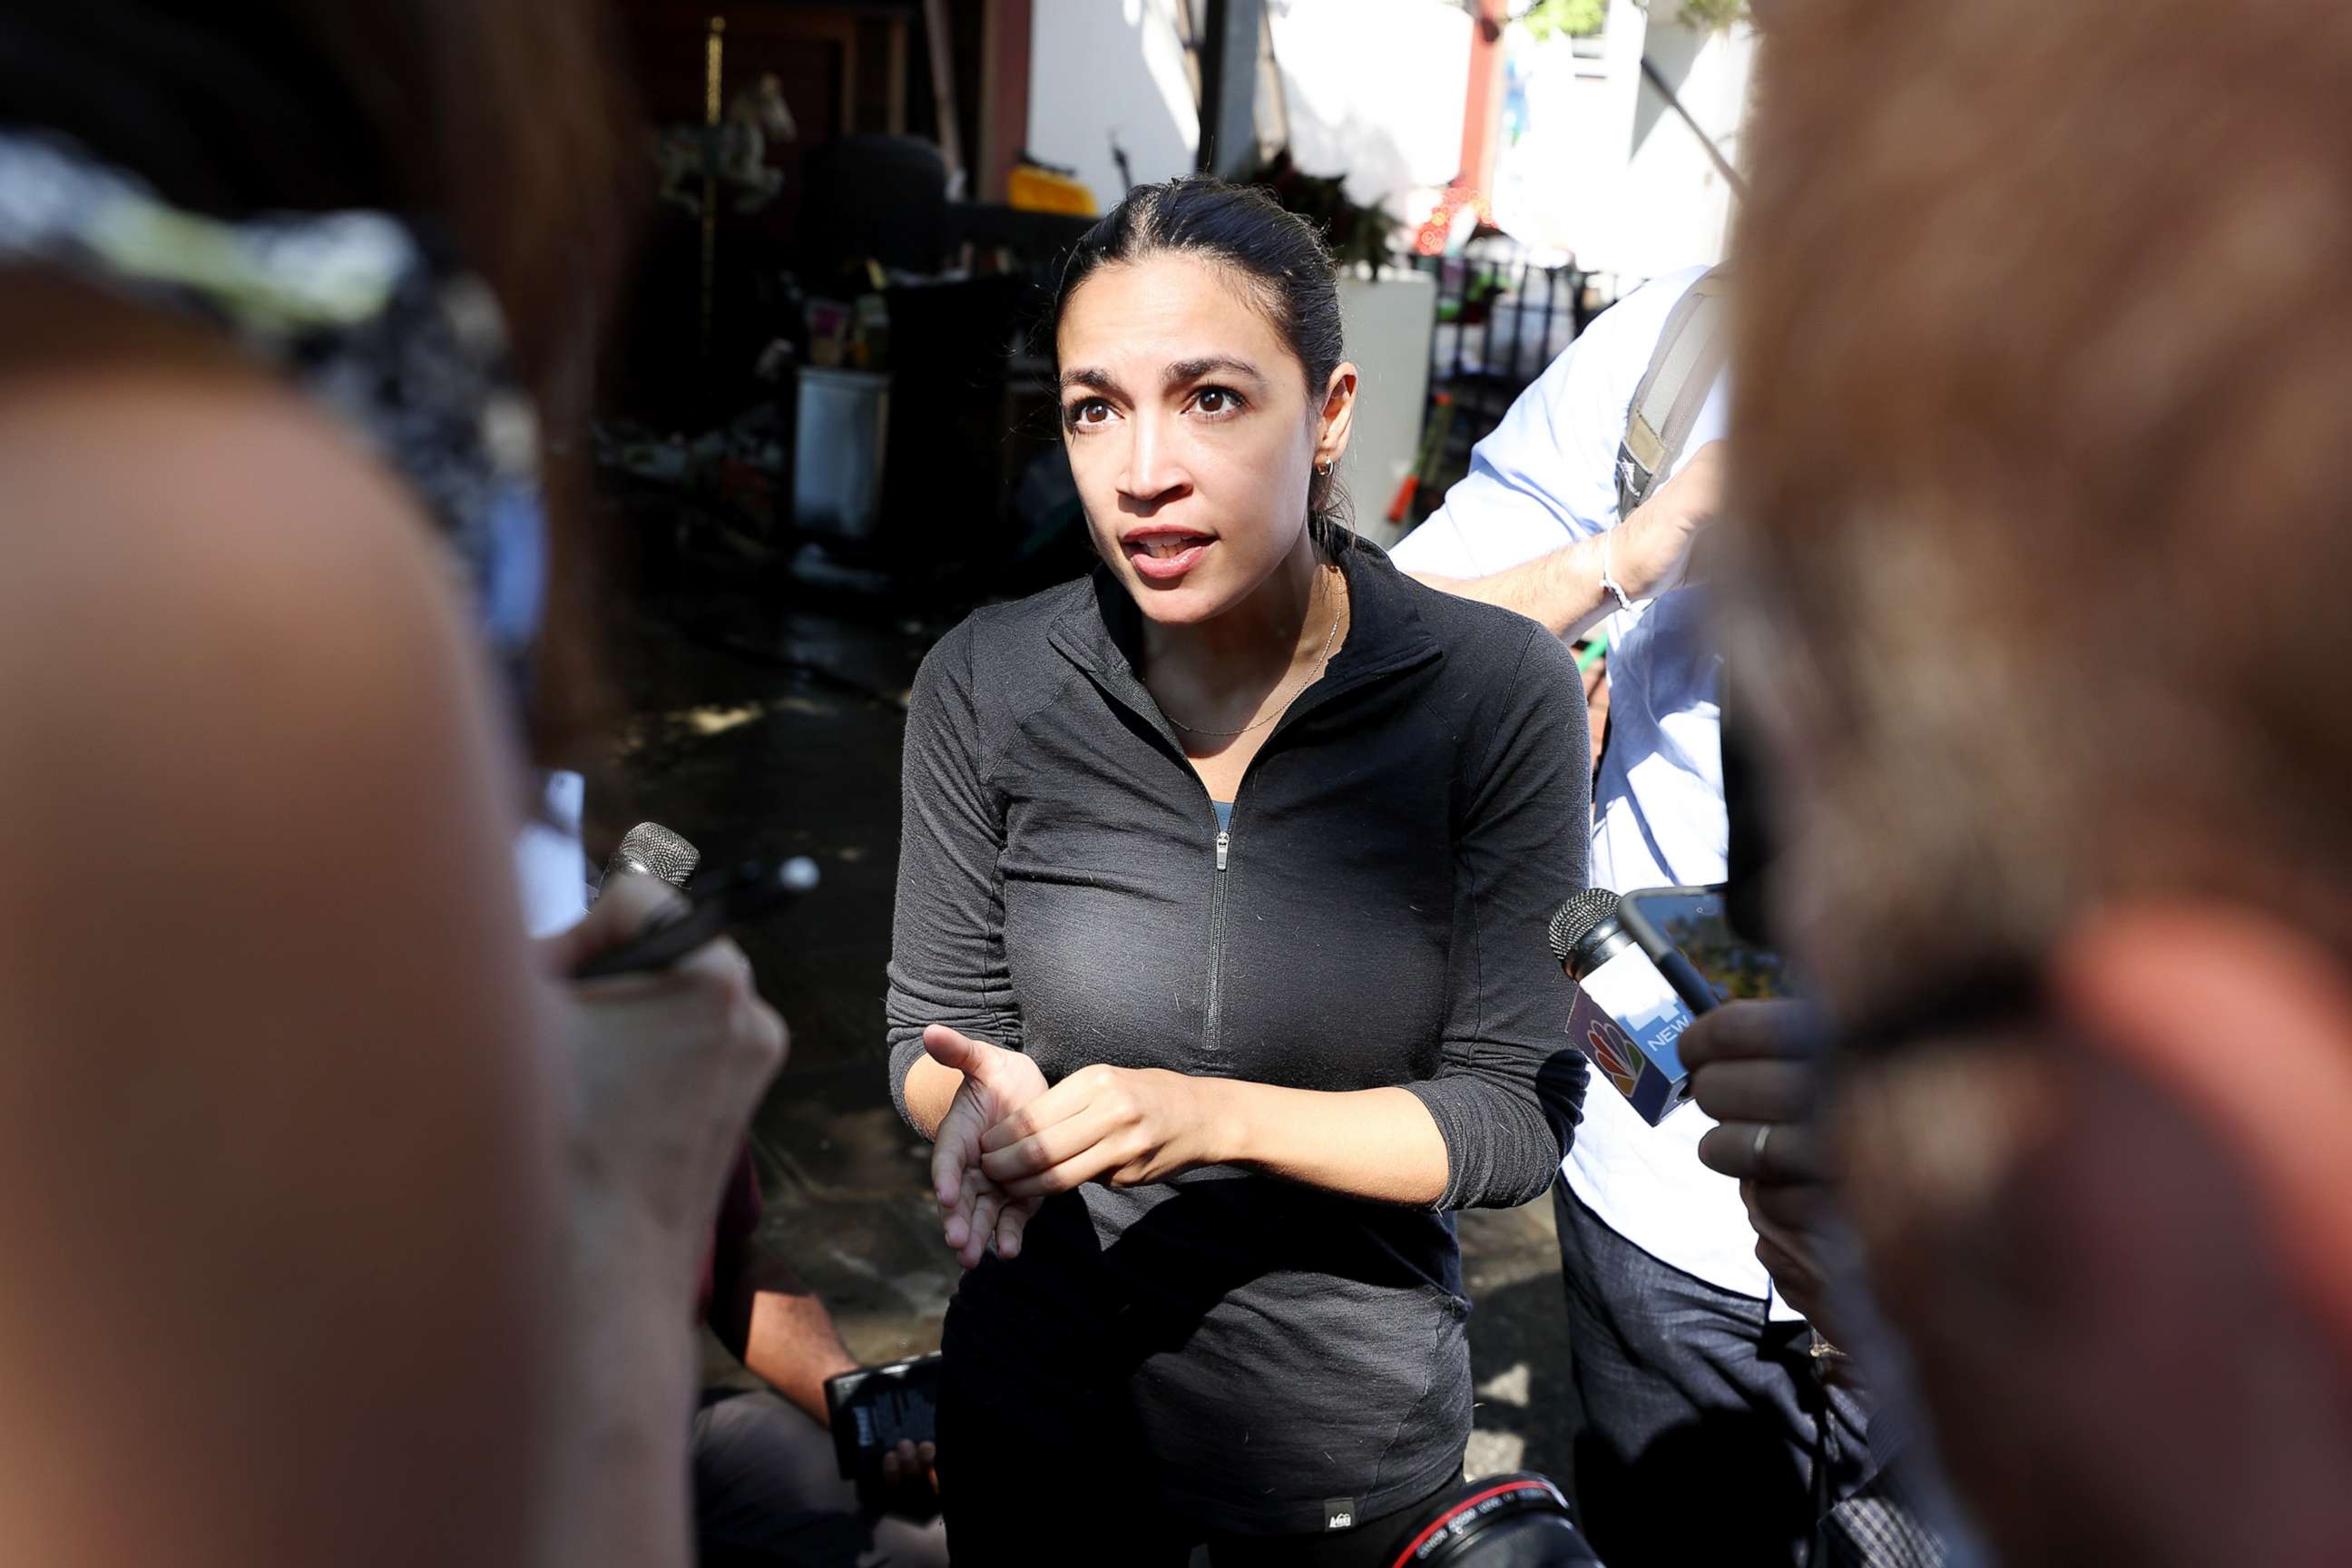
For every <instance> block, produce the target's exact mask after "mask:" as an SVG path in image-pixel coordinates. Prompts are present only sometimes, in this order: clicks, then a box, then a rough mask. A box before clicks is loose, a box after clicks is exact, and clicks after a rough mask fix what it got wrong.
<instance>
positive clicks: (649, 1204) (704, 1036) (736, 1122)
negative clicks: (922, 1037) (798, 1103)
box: [541, 825, 786, 1316]
mask: <svg viewBox="0 0 2352 1568" xmlns="http://www.w3.org/2000/svg"><path fill="white" fill-rule="evenodd" d="M647 826H651V825H647ZM656 831H660V830H656ZM643 832H644V829H642V828H641V829H639V830H637V833H636V834H633V835H632V837H631V840H629V841H625V846H626V843H628V842H634V841H635V840H636V838H637V836H638V834H642V833H643ZM666 837H667V839H668V840H669V841H670V842H671V844H672V845H673V846H674V847H679V848H682V849H683V851H684V853H683V855H678V854H676V853H671V854H668V855H667V856H666V857H665V858H663V859H662V860H661V861H660V862H659V863H660V864H661V865H662V867H663V868H665V869H667V871H668V872H669V873H670V874H671V875H672V876H675V877H676V878H677V879H680V880H683V879H684V878H685V877H686V875H687V874H688V872H690V871H691V870H692V868H693V865H694V860H695V858H696V857H695V856H694V853H693V848H692V846H690V845H687V844H686V843H685V841H684V840H683V839H679V838H677V836H676V835H666ZM626 852H627V851H626V847H625V848H624V852H623V854H622V855H618V856H615V858H614V868H612V870H613V871H619V872H620V873H621V874H618V875H614V874H612V872H611V871H608V875H607V879H606V881H605V885H604V893H603V896H602V897H600V898H599V899H598V900H597V901H596V904H595V907H594V908H593V910H590V912H589V915H588V918H587V919H586V920H584V921H582V922H581V923H580V924H578V925H576V926H574V927H572V929H571V930H570V931H565V932H563V933H562V934H561V935H559V936H557V937H554V938H552V939H551V940H550V941H548V942H545V943H543V944H542V946H541V952H542V956H543V959H544V961H545V963H546V964H547V967H548V968H549V969H550V970H551V972H552V973H555V974H556V975H558V976H562V977H564V978H565V982H566V983H565V984H563V985H562V995H561V1000H560V1003H559V1005H561V1006H562V1009H563V1011H564V1014H565V1018H564V1027H563V1031H562V1034H563V1038H564V1040H565V1043H566V1045H567V1046H568V1047H570V1057H569V1061H568V1063H567V1066H568V1068H569V1078H570V1082H571V1089H572V1092H571V1096H570V1102H571V1103H570V1107H569V1110H570V1117H569V1125H568V1127H567V1129H566V1133H567V1137H566V1142H567V1144H568V1146H569V1148H570V1150H571V1166H572V1175H573V1179H574V1184H575V1192H574V1195H575V1198H576V1199H578V1200H580V1204H581V1205H586V1211H587V1216H588V1219H589V1221H590V1223H591V1224H592V1225H593V1226H594V1227H595V1228H596V1229H597V1230H598V1231H599V1232H600V1233H601V1232H603V1231H604V1230H606V1229H607V1228H610V1229H611V1230H612V1231H613V1233H614V1234H613V1235H612V1237H611V1239H612V1241H613V1245H614V1246H615V1247H620V1248H623V1249H628V1248H635V1249H639V1250H640V1252H642V1249H644V1248H646V1247H652V1248H654V1249H656V1250H655V1254H654V1256H653V1257H651V1258H641V1261H640V1264H639V1267H640V1268H644V1269H645V1270H646V1272H647V1273H648V1275H649V1276H650V1277H652V1278H654V1279H658V1280H660V1281H662V1282H663V1283H664V1284H665V1285H666V1286H667V1287H669V1288H670V1289H673V1290H674V1292H675V1293H676V1294H677V1296H678V1298H679V1299H680V1305H679V1306H678V1308H677V1311H678V1313H679V1314H680V1315H681V1316H682V1315H684V1314H686V1313H687V1312H688V1310H689V1309H690V1307H691V1304H692V1296H693V1291H694V1288H695V1283H696V1279H697V1276H698V1269H699V1266H700V1262H701V1258H702V1252H703V1249H704V1247H706V1246H707V1244H708V1242H709V1229H710V1216H711V1215H713V1214H715V1213H716V1212H718V1207H719V1194H720V1190H721V1186H722V1184H723V1183H724V1182H725V1179H726V1177H727V1174H728V1172H729V1171H730V1168H731V1167H732V1165H733V1163H734V1160H735V1157H736V1154H737V1152H738V1151H739V1150H740V1147H741V1144H742V1138H743V1132H744V1129H745V1127H746V1126H747V1125H748V1124H749V1122H750V1120H751V1112H752V1110H753V1109H754V1108H755V1107H756V1106H757V1105H758V1103H759V1097H760V1094H761V1091H762V1090H763V1089H765V1088H766V1086H767V1083H768V1080H769V1079H772V1077H774V1075H775V1072H776V1070H777V1068H780V1067H781V1066H782V1064H783V1059H784V1054H785V1042H786V1036H785V1030H784V1025H783V1020H782V1018H781V1017H779V1016H777V1014H776V1012H775V1010H774V1009H773V1008H772V1007H770V1006H769V1005H767V1004H766V1003H765V1002H764V1001H762V1000H761V997H760V994H759V992H758V990H757V988H756V987H755V985H754V984H753V982H752V976H751V962H750V961H749V960H748V959H746V958H745V957H744V956H743V952H742V950H741V949H740V948H739V947H737V946H736V945H735V943H734V942H731V941H730V940H728V939H726V938H725V937H723V936H717V937H712V938H709V939H708V940H704V941H702V942H698V943H695V944H694V945H692V947H691V949H690V951H688V952H683V953H682V954H680V955H678V956H677V957H675V958H674V959H672V960H670V961H669V962H668V963H667V964H666V965H665V966H663V967H660V968H657V969H645V968H642V967H638V968H635V969H634V970H633V972H630V973H620V974H617V975H614V976H612V977H610V978H603V979H583V978H582V977H581V976H582V973H583V971H586V970H591V969H593V968H595V967H596V965H597V962H598V960H599V959H600V958H603V957H605V956H607V955H611V954H614V953H615V952H622V951H624V950H626V949H628V948H629V947H631V945H632V944H634V943H635V942H639V941H640V940H642V939H644V938H645V937H646V934H647V933H648V931H653V932H655V933H656V934H662V935H667V934H668V933H669V932H670V931H673V930H675V929H676V928H677V927H678V926H679V925H681V924H682V923H683V922H684V921H687V920H688V919H690V917H691V916H692V915H693V913H694V911H695V910H697V908H698V905H696V904H695V903H691V902H689V901H688V900H687V899H686V898H685V897H683V896H682V895H681V894H679V893H678V892H677V891H676V890H675V889H673V888H671V887H669V886H667V885H665V884H664V883H663V882H661V881H657V880H656V879H654V878H652V877H648V876H641V875H636V874H635V873H631V872H627V871H626V870H625V866H626V864H627V861H626V859H625V855H626ZM701 907H707V905H705V906H701ZM579 1206H580V1205H575V1207H576V1208H577V1207H579Z"/></svg>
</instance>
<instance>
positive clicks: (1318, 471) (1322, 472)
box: [1315, 463, 1331, 479]
mask: <svg viewBox="0 0 2352 1568" xmlns="http://www.w3.org/2000/svg"><path fill="white" fill-rule="evenodd" d="M1315 475H1316V477H1317V478H1318V479H1329V478H1330V477H1331V465H1330V464H1328V463H1318V464H1316V465H1315Z"/></svg>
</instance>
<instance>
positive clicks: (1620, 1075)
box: [1584, 1018, 1645, 1096]
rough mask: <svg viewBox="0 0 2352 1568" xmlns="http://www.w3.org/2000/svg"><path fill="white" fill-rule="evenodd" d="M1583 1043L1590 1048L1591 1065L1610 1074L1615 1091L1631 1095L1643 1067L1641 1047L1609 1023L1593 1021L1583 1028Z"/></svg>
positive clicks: (1606, 1019)
mask: <svg viewBox="0 0 2352 1568" xmlns="http://www.w3.org/2000/svg"><path fill="white" fill-rule="evenodd" d="M1584 1043H1585V1044H1586V1045H1588V1046H1590V1047H1591V1056H1592V1060H1593V1064H1594V1065H1595V1066H1597V1067H1599V1068H1600V1069H1601V1071H1602V1072H1604V1073H1606V1074H1608V1075H1609V1081H1610V1082H1611V1083H1613V1084H1615V1085H1616V1086H1617V1089H1618V1092H1619V1093H1621V1094H1624V1095H1627V1096H1631V1095H1632V1094H1633V1086H1634V1085H1635V1084H1637V1083H1639V1082H1640V1081H1641V1079H1642V1068H1643V1066H1644V1065H1645V1062H1644V1058H1643V1055H1642V1048H1641V1047H1639V1046H1636V1045H1635V1044H1634V1043H1633V1038H1632V1037H1630V1036H1628V1035H1627V1034H1626V1033H1625V1031H1624V1030H1622V1029H1621V1028H1619V1027H1618V1026H1616V1024H1615V1023H1614V1022H1612V1020H1610V1019H1608V1018H1595V1019H1593V1020H1592V1021H1591V1023H1590V1024H1589V1025H1587V1026H1585V1030H1584Z"/></svg>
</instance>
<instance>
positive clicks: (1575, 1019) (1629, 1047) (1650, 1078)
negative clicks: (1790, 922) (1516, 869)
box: [1545, 888, 1691, 1126]
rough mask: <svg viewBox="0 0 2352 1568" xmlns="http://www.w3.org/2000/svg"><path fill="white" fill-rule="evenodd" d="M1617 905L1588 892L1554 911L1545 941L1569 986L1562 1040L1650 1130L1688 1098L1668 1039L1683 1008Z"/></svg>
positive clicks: (1601, 893)
mask: <svg viewBox="0 0 2352 1568" xmlns="http://www.w3.org/2000/svg"><path fill="white" fill-rule="evenodd" d="M1617 902H1618V900H1617V895H1616V894H1614V893H1612V892H1611V891H1609V890H1608V889H1605V888H1588V889H1585V890H1584V891H1583V892H1580V893H1579V894H1577V895H1576V896H1575V897H1574V898H1571V899H1570V900H1568V901H1567V902H1566V903H1564V904H1562V905H1560V906H1559V910H1558V911H1557V912H1555V913H1554V914H1553V915H1552V917H1551V925H1550V927H1549V930H1548V931H1546V932H1545V936H1546V940H1547V941H1548V942H1549V945H1550V947H1551V953H1552V956H1553V957H1554V958H1556V959H1558V960H1559V966H1560V968H1561V969H1562V970H1563V971H1565V972H1566V973H1567V974H1568V977H1569V978H1570V980H1573V981H1575V982H1576V1005H1575V1007H1574V1009H1573V1010H1572V1011H1570V1014H1569V1016H1568V1032H1569V1036H1570V1038H1571V1039H1573V1040H1574V1041H1575V1042H1576V1047H1577V1049H1579V1050H1580V1051H1582V1052H1583V1053H1584V1054H1585V1056H1586V1057H1587V1058H1591V1062H1592V1067H1593V1070H1594V1071H1596V1072H1598V1073H1600V1074H1601V1076H1602V1077H1603V1078H1605V1079H1608V1080H1609V1081H1610V1082H1611V1083H1612V1084H1614V1085H1615V1086H1616V1087H1617V1091H1618V1092H1619V1093H1620V1094H1622V1095H1623V1096H1624V1097H1625V1098H1626V1100H1628V1101H1629V1102H1631V1104H1632V1105H1633V1109H1634V1110H1636V1111H1638V1112H1639V1113H1640V1114H1641V1117H1642V1120H1643V1121H1647V1122H1649V1123H1650V1124H1651V1125H1652V1126H1655V1125H1657V1124H1658V1123H1659V1122H1660V1121H1664V1120H1665V1118H1666V1116H1667V1114H1668V1113H1669V1112H1670V1111H1672V1110H1674V1109H1675V1107H1677V1106H1679V1105H1682V1104H1684V1103H1685V1102H1687V1101H1688V1100H1689V1099H1690V1070H1689V1069H1688V1068H1685V1067H1684V1066H1683V1062H1682V1057H1681V1054H1680V1053H1679V1052H1677V1051H1676V1050H1675V1041H1676V1040H1678V1039H1680V1038H1681V1037H1682V1032H1683V1031H1684V1030H1685V1029H1686V1028H1688V1027H1689V1026H1690V1023H1691V1010H1690V1008H1689V1007H1688V1006H1686V1005H1685V1004H1684V1002H1683V999H1682V998H1681V997H1680V996H1678V995H1676V994H1675V987H1674V986H1673V984H1670V983H1669V982H1668V981H1667V979H1666V977H1665V975H1664V973H1661V972H1660V971H1659V968H1658V966H1657V964H1656V963H1654V962H1652V960H1651V958H1650V955H1649V953H1648V952H1646V951H1644V950H1643V946H1642V944H1641V943H1640V942H1637V941H1636V940H1635V939H1634V937H1633V932H1632V931H1628V930H1626V929H1625V926H1624V924H1623V923H1622V921H1620V920H1619V919H1618V914H1617Z"/></svg>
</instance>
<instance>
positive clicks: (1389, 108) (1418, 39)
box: [1259, 0, 1474, 224]
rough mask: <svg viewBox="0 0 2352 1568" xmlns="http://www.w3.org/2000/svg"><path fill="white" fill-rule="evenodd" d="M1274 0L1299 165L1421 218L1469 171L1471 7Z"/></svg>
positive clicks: (1420, 0) (1360, 197) (1403, 0)
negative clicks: (1465, 152) (1466, 111)
mask: <svg viewBox="0 0 2352 1568" xmlns="http://www.w3.org/2000/svg"><path fill="white" fill-rule="evenodd" d="M1267 9H1268V12H1269V14H1270V15H1271V16H1272V18H1273V27H1272V31H1273V34H1274V58H1275V59H1276V63H1277V64H1278V65H1279V66H1280V67H1281V68H1282V85H1283V92H1284V96H1285V100H1286V104H1287V107H1288V109H1289V112H1290V147H1291V153H1292V156H1293V158H1294V160H1295V161H1296V162H1297V164H1298V166H1299V167H1300V168H1301V169H1303V170H1305V171H1306V172H1307V173H1308V174H1345V175H1346V176H1347V177H1348V195H1349V197H1350V198H1351V199H1353V200H1355V201H1359V202H1383V203H1386V204H1387V205H1388V208H1389V210H1390V211H1391V213H1393V214H1395V215H1396V216H1397V217H1398V218H1400V219H1402V221H1403V222H1405V223H1407V224H1415V223H1418V222H1420V221H1421V219H1422V218H1423V217H1425V216H1428V212H1429V208H1430V207H1431V206H1432V205H1434V204H1435V201H1436V198H1437V196H1438V195H1439V194H1440V193H1441V192H1443V191H1444V188H1445V186H1446V184H1447V183H1448V182H1450V181H1451V180H1452V179H1453V178H1454V175H1455V174H1458V173H1459V172H1460V165H1461V161H1462V107H1463V102H1464V100H1465V97H1466V96H1467V94H1468V91H1469V81H1470V35H1471V29H1472V26H1473V25H1474V24H1473V23H1472V21H1471V19H1470V17H1469V16H1467V15H1466V14H1465V12H1464V11H1463V10H1462V8H1461V7H1460V6H1458V5H1454V4H1452V0H1287V3H1285V0H1268V5H1267ZM1259 133H1260V134H1261V135H1264V134H1265V127H1264V126H1260V127H1259Z"/></svg>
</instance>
